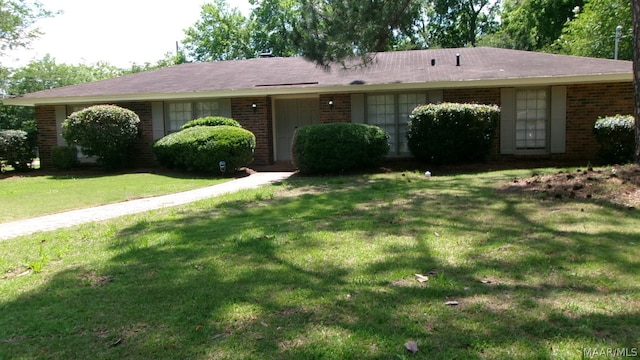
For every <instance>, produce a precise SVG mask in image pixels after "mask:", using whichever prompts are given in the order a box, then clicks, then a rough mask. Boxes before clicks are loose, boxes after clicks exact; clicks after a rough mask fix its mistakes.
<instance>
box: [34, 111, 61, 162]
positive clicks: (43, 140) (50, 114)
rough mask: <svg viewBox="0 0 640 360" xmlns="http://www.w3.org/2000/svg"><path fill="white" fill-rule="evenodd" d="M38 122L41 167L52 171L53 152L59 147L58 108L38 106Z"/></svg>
mask: <svg viewBox="0 0 640 360" xmlns="http://www.w3.org/2000/svg"><path fill="white" fill-rule="evenodd" d="M36 122H37V126H38V152H39V153H40V167H41V168H44V169H50V168H52V167H53V160H52V157H51V151H52V149H53V148H54V147H55V146H57V145H58V129H57V125H56V108H55V107H54V106H36Z"/></svg>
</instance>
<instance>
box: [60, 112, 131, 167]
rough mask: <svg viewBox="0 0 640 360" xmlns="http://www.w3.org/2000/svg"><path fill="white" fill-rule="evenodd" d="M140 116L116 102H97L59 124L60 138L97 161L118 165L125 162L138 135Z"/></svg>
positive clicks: (103, 163) (101, 163)
mask: <svg viewBox="0 0 640 360" xmlns="http://www.w3.org/2000/svg"><path fill="white" fill-rule="evenodd" d="M139 123H140V118H138V115H136V113H134V112H133V111H131V110H128V109H124V108H121V107H119V106H115V105H96V106H91V107H88V108H86V109H83V110H80V111H76V112H74V113H73V114H71V115H69V117H68V118H67V119H66V120H65V121H64V122H63V123H62V137H64V139H65V140H66V141H67V143H68V144H69V145H78V146H80V147H81V148H82V152H83V153H84V154H85V155H88V156H96V157H97V161H98V164H100V165H103V166H105V167H108V168H118V167H122V166H124V165H125V164H126V161H127V159H128V157H129V153H130V145H132V144H133V142H134V141H135V140H136V138H137V137H138V124H139Z"/></svg>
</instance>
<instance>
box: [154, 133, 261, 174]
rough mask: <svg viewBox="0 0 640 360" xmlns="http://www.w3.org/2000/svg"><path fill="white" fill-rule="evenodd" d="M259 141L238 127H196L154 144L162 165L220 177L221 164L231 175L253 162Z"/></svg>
mask: <svg viewBox="0 0 640 360" xmlns="http://www.w3.org/2000/svg"><path fill="white" fill-rule="evenodd" d="M255 147H256V137H255V135H253V133H251V132H250V131H248V130H245V129H242V128H239V127H236V126H228V125H222V126H195V127H191V128H187V129H184V130H182V131H179V132H176V133H173V134H169V135H167V136H165V137H163V138H162V139H160V140H158V141H156V142H155V143H154V144H153V153H154V154H155V155H156V158H157V159H158V162H160V164H161V165H163V166H166V167H169V168H178V169H184V170H187V171H197V172H209V173H217V174H220V166H219V163H220V161H224V162H225V163H226V165H227V172H230V171H233V170H235V169H237V168H239V167H242V166H246V165H249V163H251V161H253V151H254V150H255Z"/></svg>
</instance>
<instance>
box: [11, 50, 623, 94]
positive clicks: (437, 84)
mask: <svg viewBox="0 0 640 360" xmlns="http://www.w3.org/2000/svg"><path fill="white" fill-rule="evenodd" d="M458 54H459V56H460V66H457V65H456V61H457V59H456V55H458ZM432 61H434V62H435V65H433V66H432ZM632 79H633V73H632V63H631V62H630V61H618V60H607V59H596V58H584V57H575V56H566V55H554V54H547V53H538V52H527V51H517V50H507V49H497V48H487V47H480V48H460V49H434V50H414V51H397V52H384V53H378V54H376V56H375V58H374V60H373V62H372V63H371V64H369V65H368V66H366V67H352V68H349V69H344V68H342V67H341V66H335V67H333V68H331V69H330V70H324V69H323V68H321V67H318V66H316V65H315V64H314V63H312V62H310V61H307V60H305V59H304V58H301V57H291V58H278V57H275V58H259V59H249V60H233V61H220V62H208V63H188V64H182V65H176V66H172V67H168V68H162V69H158V70H152V71H146V72H142V73H136V74H131V75H126V76H122V77H118V78H113V79H108V80H102V81H97V82H92V83H85V84H79V85H72V86H66V87H61V88H56V89H51V90H45V91H40V92H35V93H31V94H26V95H24V96H21V97H18V98H14V99H7V100H5V103H7V104H14V105H34V104H47V103H64V102H67V103H71V102H80V101H86V100H88V99H93V100H94V101H95V100H98V99H102V100H104V101H117V100H154V99H176V98H190V97H220V96H225V97H233V96H250V95H277V94H291V93H311V92H340V91H345V92H346V91H370V90H381V89H384V88H389V89H392V88H393V89H409V88H417V87H421V88H445V87H448V88H450V87H476V86H489V85H494V86H508V85H509V84H511V86H514V85H527V84H528V85H532V84H543V83H545V84H552V83H577V82H600V81H631V80H632ZM354 87H358V89H354Z"/></svg>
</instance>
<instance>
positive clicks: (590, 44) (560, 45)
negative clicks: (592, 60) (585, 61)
mask: <svg viewBox="0 0 640 360" xmlns="http://www.w3.org/2000/svg"><path fill="white" fill-rule="evenodd" d="M618 26H620V27H621V31H620V41H619V57H618V58H619V59H624V60H631V59H632V56H633V42H632V41H631V39H632V33H633V20H632V14H631V7H630V6H629V0H595V1H594V0H588V1H586V2H585V5H584V8H582V9H581V10H580V11H579V12H578V13H577V15H576V17H575V19H573V20H571V21H570V22H569V23H567V25H566V26H565V28H564V29H563V32H562V35H561V36H560V38H559V39H558V40H557V41H556V42H555V44H554V50H556V51H558V52H561V53H565V54H570V55H578V56H589V57H599V58H613V56H614V52H615V49H614V47H615V43H616V41H615V37H616V28H617V27H618Z"/></svg>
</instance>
